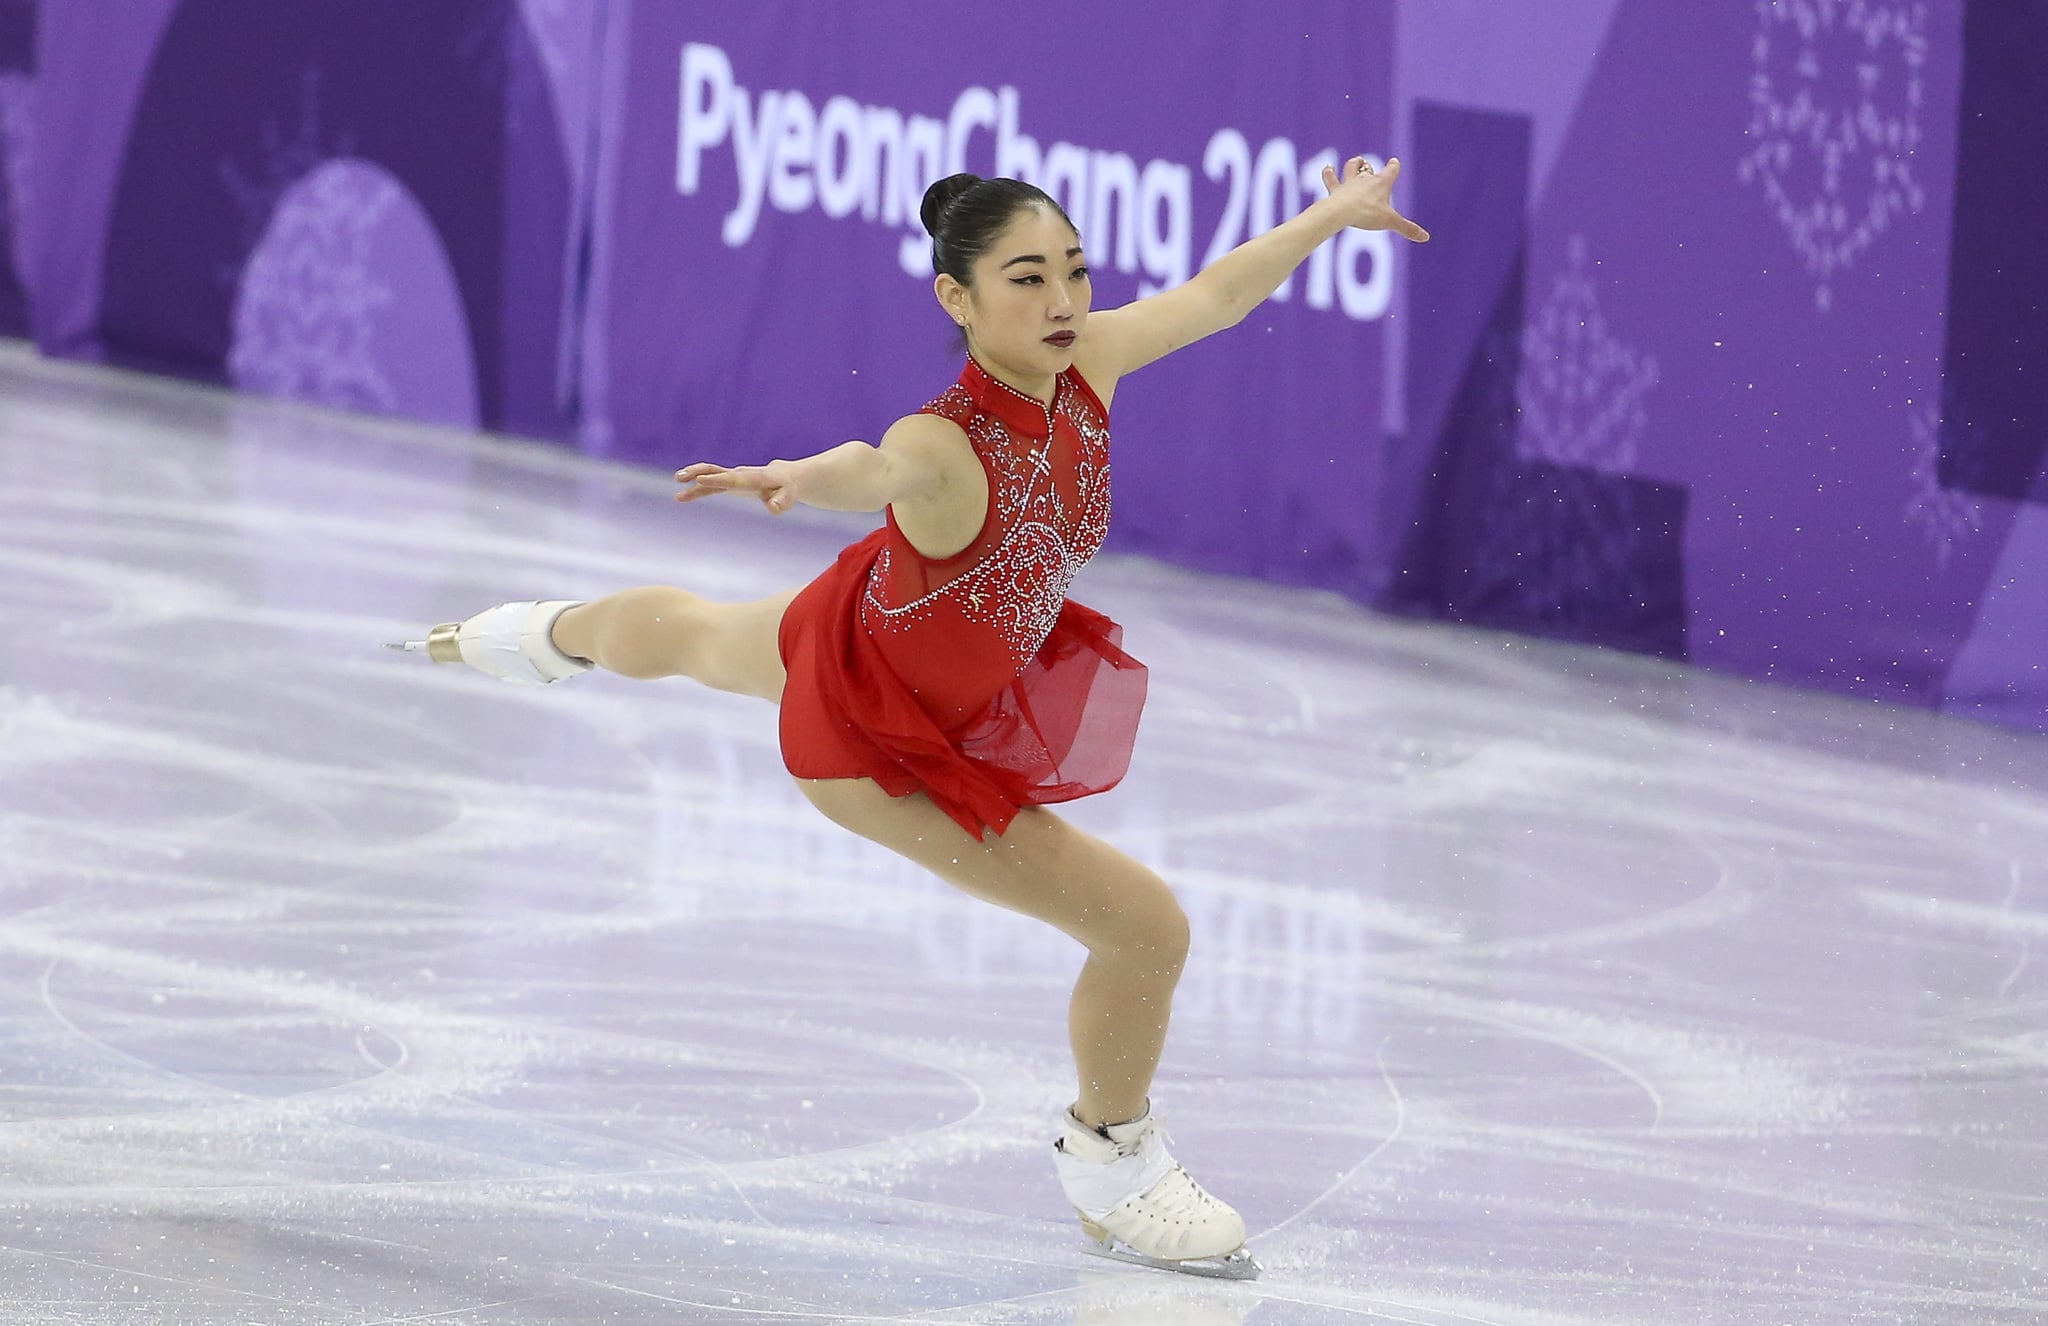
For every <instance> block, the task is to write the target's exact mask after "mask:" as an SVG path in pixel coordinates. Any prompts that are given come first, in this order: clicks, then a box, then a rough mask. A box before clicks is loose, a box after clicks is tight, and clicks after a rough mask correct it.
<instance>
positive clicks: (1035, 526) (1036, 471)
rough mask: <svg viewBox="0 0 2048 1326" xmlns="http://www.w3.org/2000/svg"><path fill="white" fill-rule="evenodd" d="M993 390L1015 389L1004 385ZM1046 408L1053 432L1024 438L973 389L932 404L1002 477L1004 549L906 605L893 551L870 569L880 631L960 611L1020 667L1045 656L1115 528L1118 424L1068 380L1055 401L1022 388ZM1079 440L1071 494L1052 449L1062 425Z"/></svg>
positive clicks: (869, 598)
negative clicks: (978, 402) (1113, 433)
mask: <svg viewBox="0 0 2048 1326" xmlns="http://www.w3.org/2000/svg"><path fill="white" fill-rule="evenodd" d="M990 386H991V389H994V390H1001V391H1010V388H1008V387H1006V386H1004V385H1003V384H1002V383H1001V382H995V381H993V380H992V381H991V384H990ZM1012 394H1013V395H1017V396H1018V398H1019V399H1020V400H1026V401H1030V402H1031V404H1032V406H1033V407H1034V408H1037V409H1042V410H1044V411H1045V419H1046V436H1044V437H1020V436H1018V435H1017V434H1015V433H1013V432H1011V430H1010V429H1009V428H1008V427H1007V426H1005V425H1004V424H1003V422H1002V421H1001V420H999V419H997V418H995V417H994V416H993V415H990V414H987V413H984V412H982V411H980V410H977V409H976V408H975V405H974V401H973V397H972V395H971V394H970V393H969V392H968V391H967V389H966V388H965V387H962V386H955V387H953V388H951V389H949V390H948V391H947V392H946V393H945V394H944V395H942V396H940V397H939V399H938V400H936V401H934V402H932V404H931V405H930V406H928V407H926V408H927V409H930V410H931V411H932V412H933V413H936V414H940V415H943V416H944V417H946V418H950V419H953V420H955V421H956V422H962V425H963V427H964V428H965V429H966V432H967V437H968V441H969V442H971V443H972V444H973V446H974V450H975V452H976V454H978V455H979V456H981V457H982V458H983V459H984V461H986V462H987V464H988V468H989V472H990V478H991V480H992V483H991V487H990V491H989V501H990V503H991V505H992V506H993V507H994V512H993V514H994V518H995V524H996V528H997V529H998V530H1000V531H1002V533H1001V537H1000V540H999V542H998V543H997V544H996V546H995V547H994V548H992V549H990V551H989V552H988V554H987V555H986V556H984V557H982V558H981V559H980V560H978V561H977V562H975V564H974V565H973V566H972V567H970V568H968V569H967V570H966V571H964V572H962V573H961V574H960V576H959V577H958V578H956V579H954V580H950V581H948V582H946V583H945V584H943V585H941V586H939V587H938V588H937V589H934V590H932V591H931V592H930V593H928V594H925V595H924V596H922V597H921V598H917V599H913V600H912V601H910V602H908V603H905V604H903V605H901V606H899V607H891V606H890V605H889V603H888V599H887V595H888V585H889V583H890V569H889V565H890V563H889V552H888V550H887V549H884V550H883V551H882V553H881V555H880V556H879V557H877V558H876V560H875V566H874V569H873V570H872V571H871V572H870V573H869V576H868V584H867V590H866V593H865V594H864V595H863V603H862V607H863V612H862V617H863V619H864V620H865V621H866V623H867V625H868V628H869V629H870V630H872V631H878V632H879V631H884V630H907V629H910V628H912V627H913V626H914V625H915V624H916V623H917V622H919V621H921V620H925V619H928V618H930V617H932V616H933V615H935V614H936V613H938V612H940V611H950V612H952V613H957V614H958V615H960V616H962V617H965V618H966V619H967V620H968V621H971V622H973V623H975V624H977V625H979V626H983V627H985V628H988V629H990V630H993V631H994V632H996V634H997V635H998V636H1000V637H1001V639H1002V640H1003V642H1004V643H1005V644H1006V645H1007V646H1008V647H1009V650H1010V653H1011V657H1012V661H1013V662H1014V664H1015V666H1016V667H1017V668H1018V669H1020V670H1021V669H1022V668H1023V667H1024V665H1025V664H1026V663H1028V662H1030V660H1031V659H1032V657H1033V656H1035V655H1036V654H1037V653H1038V650H1039V647H1040V646H1041V645H1043V644H1044V643H1045V639H1046V637H1047V636H1048V635H1050V634H1051V633H1052V629H1053V627H1054V625H1055V624H1057V623H1058V621H1059V616H1060V609H1061V607H1062V606H1063V605H1064V604H1065V603H1066V600H1067V590H1068V589H1070V588H1071V587H1072V586H1073V583H1074V577H1075V575H1076V574H1078V573H1079V572H1080V569H1081V567H1082V566H1083V565H1085V564H1086V563H1087V562H1088V560H1089V559H1090V558H1092V557H1093V556H1094V555H1095V554H1096V553H1097V552H1098V551H1099V550H1100V549H1101V547H1102V541H1103V539H1104V538H1105V537H1106V536H1107V535H1108V533H1109V512H1110V498H1109V483H1108V477H1109V421H1108V420H1106V419H1104V418H1103V417H1102V415H1101V414H1100V413H1099V412H1098V411H1097V410H1096V409H1095V408H1094V406H1093V405H1092V403H1091V402H1089V400H1088V399H1087V397H1086V395H1085V393H1083V392H1080V391H1077V390H1075V389H1073V388H1072V387H1071V386H1070V385H1069V384H1068V383H1067V382H1066V381H1065V379H1064V377H1062V379H1061V383H1060V389H1059V392H1058V395H1057V397H1056V399H1055V402H1054V404H1053V405H1052V406H1051V407H1047V406H1045V405H1043V404H1042V403H1041V402H1039V401H1035V400H1031V398H1030V397H1028V396H1023V395H1022V394H1021V393H1015V392H1012ZM1066 430H1071V433H1072V437H1073V440H1074V446H1073V455H1074V460H1075V465H1074V481H1073V488H1072V495H1073V499H1074V500H1073V501H1072V503H1071V504H1070V503H1069V501H1068V499H1067V498H1066V497H1064V496H1062V494H1061V484H1060V482H1059V480H1058V477H1057V474H1056V468H1057V467H1055V466H1054V465H1053V463H1052V461H1051V459H1050V457H1049V456H1048V455H1047V452H1048V450H1049V449H1050V448H1052V447H1053V446H1054V445H1055V439H1054V436H1053V434H1054V433H1055V432H1056V431H1066Z"/></svg>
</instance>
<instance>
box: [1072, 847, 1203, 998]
mask: <svg viewBox="0 0 2048 1326" xmlns="http://www.w3.org/2000/svg"><path fill="white" fill-rule="evenodd" d="M1189 939H1190V930H1189V926H1188V914H1187V912H1186V911H1184V910H1183V909H1182V908H1181V905H1180V902H1179V900H1178V899H1176V898H1175V897H1174V896H1173V891H1172V890H1171V889H1169V888H1167V887H1166V881H1164V880H1162V879H1160V878H1159V877H1158V876H1157V875H1155V874H1153V873H1152V872H1150V871H1146V872H1144V875H1143V876H1142V877H1141V879H1140V880H1139V881H1137V882H1135V883H1134V884H1133V886H1132V887H1131V888H1129V889H1128V890H1126V891H1124V894H1123V896H1122V897H1120V898H1119V899H1118V906H1117V908H1116V914H1115V916H1114V917H1113V918H1110V922H1109V924H1107V925H1105V926H1104V927H1103V928H1102V932H1101V934H1100V936H1099V938H1098V939H1097V940H1096V942H1094V943H1091V944H1090V945H1089V947H1090V948H1091V949H1093V950H1094V951H1095V952H1097V953H1104V954H1113V955H1114V956H1115V957H1116V958H1118V959H1119V960H1121V961H1125V962H1130V963H1134V964H1142V965H1143V966H1144V967H1145V968H1146V969H1147V970H1148V971H1149V972H1154V973H1157V974H1159V975H1162V976H1166V977H1168V978H1170V979H1174V980H1178V979H1179V977H1180V972H1181V968H1182V967H1184V966H1185V965H1186V964H1187V958H1188V943H1189Z"/></svg>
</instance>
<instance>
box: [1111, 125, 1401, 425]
mask: <svg viewBox="0 0 2048 1326" xmlns="http://www.w3.org/2000/svg"><path fill="white" fill-rule="evenodd" d="M1400 177H1401V163H1400V161H1399V160H1398V159H1396V160H1392V161H1389V162H1388V163H1387V164H1386V168H1385V169H1384V170H1378V171H1375V170H1374V169H1373V168H1372V166H1371V164H1370V163H1368V162H1367V161H1366V159H1365V158H1364V157H1353V158H1351V160H1349V161H1347V162H1345V163H1344V169H1343V171H1342V172H1341V174H1340V172H1338V171H1337V170H1335V169H1333V168H1331V167H1329V166H1325V167H1323V186H1324V187H1325V188H1326V189H1328V190H1329V194H1328V196H1326V197H1323V198H1319V199H1317V200H1316V201H1315V202H1314V203H1312V204H1310V205H1309V207H1308V208H1307V209H1306V210H1305V211H1303V212H1302V213H1301V214H1300V215H1298V216H1296V217H1294V218H1293V219H1292V220H1290V221H1287V222H1284V223H1283V224H1281V225H1279V226H1276V227H1274V228H1273V229H1272V230H1269V231H1267V232H1266V233H1265V234H1263V235H1258V236H1254V237H1253V238H1251V239H1249V240H1246V241H1245V242H1244V243H1242V244H1240V245H1238V246H1237V247H1236V248H1234V249H1232V250H1231V251H1230V252H1229V253H1226V254H1224V255H1223V256H1222V257H1221V258H1218V259H1217V260H1216V261H1215V262H1213V263H1211V264H1209V265H1208V266H1207V267H1205V268H1203V269H1202V270H1201V271H1200V272H1198V273H1196V274H1195V277H1194V279H1192V280H1190V281H1188V282H1187V283H1186V284H1184V285H1179V286H1176V287H1174V288H1173V289H1171V290H1166V291H1162V292H1161V293H1159V294H1156V295H1153V296H1151V297H1150V298H1148V299H1141V300H1139V301H1137V302H1136V303H1134V304H1126V305H1125V306H1124V307H1122V308H1119V309H1110V310H1108V311H1106V312H1102V313H1097V314H1095V315H1094V316H1093V317H1091V318H1090V319H1089V321H1088V329H1087V332H1086V334H1085V336H1084V337H1083V340H1082V345H1081V347H1080V348H1077V350H1076V352H1075V367H1077V368H1079V369H1080V370H1081V374H1082V376H1083V377H1085V378H1087V379H1088V381H1089V384H1090V385H1091V386H1093V387H1094V388H1095V389H1096V391H1098V392H1101V393H1105V394H1106V393H1107V392H1108V390H1109V389H1111V388H1113V387H1114V386H1115V384H1116V380H1117V379H1118V378H1120V377H1122V376H1123V375H1124V374H1126V373H1131V372H1135V371H1137V370H1138V369H1140V368H1143V367H1144V366H1145V365H1147V364H1149V363H1151V362H1152V361H1153V360H1155V359H1161V358H1164V357H1165V356H1167V355H1170V354H1172V353H1173V352H1174V351H1175V350H1178V349H1181V348H1182V347H1183V346H1187V345H1192V344H1193V343H1194V342H1196V341H1199V340H1201V339H1202V338H1203V337H1205V336H1211V335H1214V334H1215V333H1217V332H1219V331H1222V330H1223V329H1225V328H1226V327H1234V326H1236V325H1237V324H1238V323H1239V322H1242V321H1243V320H1244V317H1245V315H1246V314H1248V313H1250V312H1251V311H1252V310H1253V309H1255V308H1257V307H1258V306H1259V305H1260V304H1261V303H1263V302H1265V299H1266V297H1267V296H1268V295H1270V294H1272V293H1273V291H1275V290H1276V289H1278V288H1279V286H1280V283H1281V282H1282V281H1284V280H1286V279H1287V277H1288V274H1289V273H1291V272H1292V271H1293V270H1294V269H1295V268H1296V267H1299V266H1300V265H1301V264H1302V263H1303V262H1305V261H1306V260H1307V259H1308V256H1309V254H1311V253H1313V252H1315V250H1316V247H1317V246H1318V245H1320V244H1322V243H1323V241H1325V240H1327V239H1329V238H1330V237H1331V236H1332V235H1335V234H1337V233H1338V232H1339V231H1341V230H1344V229H1345V228H1346V227H1350V226H1356V227H1358V228H1359V229H1361V230H1391V231H1393V232H1395V233H1396V234H1399V235H1402V236H1404V237H1406V238H1408V239H1411V240H1414V241H1416V242H1417V243H1421V242H1423V241H1426V240H1427V239H1428V238H1429V232H1428V231H1427V230H1424V229H1423V228H1422V227H1421V226H1418V225H1416V224H1415V223H1414V222H1413V221H1410V220H1409V219H1408V218H1407V217H1405V216H1402V215H1401V213H1400V212H1399V211H1398V210H1396V209H1395V207H1394V204H1393V201H1392V194H1393V190H1394V181H1396V180H1398V179H1399V178H1400Z"/></svg>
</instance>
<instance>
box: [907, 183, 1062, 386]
mask: <svg viewBox="0 0 2048 1326" xmlns="http://www.w3.org/2000/svg"><path fill="white" fill-rule="evenodd" d="M973 275H974V281H973V284H972V285H962V284H961V283H960V282H958V281H956V280H954V279H953V278H952V277H950V276H946V275H941V276H940V277H939V278H938V281H937V290H938V295H939V303H940V304H941V305H943V306H944V307H945V309H946V312H947V313H948V314H950V315H951V316H952V318H953V320H954V321H955V322H958V323H960V324H961V325H963V326H964V327H966V329H967V348H968V349H969V350H972V351H973V352H974V356H975V358H977V359H979V360H981V361H982V362H983V366H984V367H986V368H990V369H992V370H997V369H1001V370H1008V373H1009V374H1011V375H1014V376H1016V377H1018V378H1021V379H1025V380H1028V381H1033V382H1036V381H1040V380H1043V379H1047V378H1050V377H1052V376H1053V375H1055V374H1058V373H1060V372H1062V371H1064V370H1065V369H1067V368H1070V367H1072V366H1073V363H1074V348H1075V346H1076V345H1078V344H1079V342H1080V338H1081V336H1082V334H1083V329H1084V327H1085V326H1086V325H1087V322H1088V301H1089V294H1090V291H1089V287H1088V263H1087V259H1086V258H1085V257H1083V256H1082V253H1081V237H1080V236H1079V235H1076V234H1075V233H1074V230H1073V227H1072V226H1069V225H1068V224H1067V222H1066V219H1065V218H1064V217H1062V216H1061V215H1060V214H1059V213H1058V212H1056V211H1054V210H1053V209H1052V208H1049V207H1044V206H1030V207H1023V208H1020V209H1019V210H1018V212H1017V214H1016V217H1015V218H1014V219H1013V220H1012V221H1011V222H1010V224H1009V225H1008V226H1007V227H1005V228H1004V230H1003V231H1002V233H1001V234H999V235H997V236H996V238H995V241H994V242H993V243H991V244H990V245H989V246H988V249H987V251H986V252H984V253H983V254H982V255H981V256H980V257H979V258H977V259H975V262H974V272H973Z"/></svg>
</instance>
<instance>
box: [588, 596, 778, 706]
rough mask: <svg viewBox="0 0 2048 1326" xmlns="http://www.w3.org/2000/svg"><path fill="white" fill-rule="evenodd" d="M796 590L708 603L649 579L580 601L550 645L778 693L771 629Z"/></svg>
mask: <svg viewBox="0 0 2048 1326" xmlns="http://www.w3.org/2000/svg"><path fill="white" fill-rule="evenodd" d="M794 597H796V591H795V590H791V591H789V592H788V593H786V594H778V595H776V596H775V597H773V598H766V599H756V600H754V601H753V602H751V603H714V602H712V601H711V600H710V599H705V598H700V597H698V596H697V595H695V594H692V593H690V592H689V591H688V590H684V589H676V588H674V587H673V586H669V585H647V586H644V587H642V588H640V589H629V590H625V591H624V592H622V593H618V594H613V595H610V596H608V597H606V598H601V599H594V600H592V601H591V602H589V603H584V604H579V605H578V606H576V607H573V608H570V609H569V610H568V611H567V612H564V613H563V614H562V615H561V616H560V617H559V618H557V619H556V621H555V629H554V637H553V638H554V642H555V647H556V648H558V649H560V650H561V651H562V652H563V653H565V654H569V655H572V656H573V657H576V658H587V659H589V660H590V661H591V662H593V663H595V664H597V665H598V666H599V667H601V668H604V669H605V670H606V671H608V672H616V673H619V674H620V675H621V676H626V677H640V678H653V677H689V678H692V679H693V680H696V681H700V682H702V683H704V684H705V685H706V686H712V687H716V688H717V689H718V690H721V691H733V692H736V693H738V694H741V695H758V696H760V697H761V698H762V699H764V700H776V701H779V700H781V698H782V684H783V670H782V654H781V651H780V649H779V648H778V647H777V643H776V634H777V632H778V631H779V630H780V629H781V625H782V610H783V609H784V608H786V607H788V606H789V601H790V600H791V599H792V598H794Z"/></svg>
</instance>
